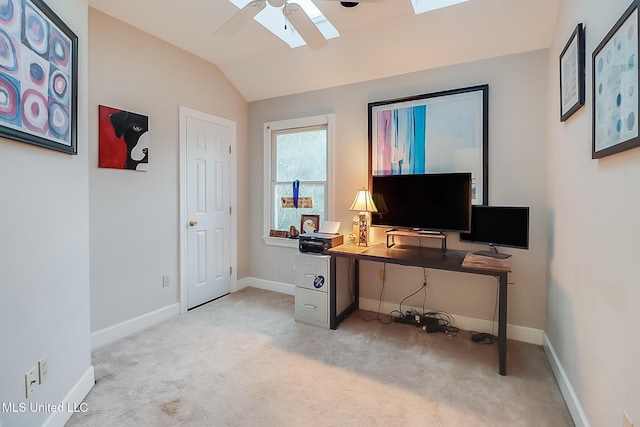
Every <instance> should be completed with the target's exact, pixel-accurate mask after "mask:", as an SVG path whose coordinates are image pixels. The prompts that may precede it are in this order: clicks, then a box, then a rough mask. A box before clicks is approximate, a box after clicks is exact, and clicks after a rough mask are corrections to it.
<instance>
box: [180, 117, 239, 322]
mask: <svg viewBox="0 0 640 427" xmlns="http://www.w3.org/2000/svg"><path fill="white" fill-rule="evenodd" d="M187 117H194V118H196V119H200V120H204V121H208V122H213V123H218V124H221V125H223V126H228V127H230V128H231V141H230V144H231V159H230V173H229V179H230V183H229V191H230V193H231V194H229V197H230V200H229V201H230V203H231V217H230V221H229V228H230V230H229V238H230V240H231V242H230V244H231V254H230V262H231V276H230V288H231V292H235V291H236V290H237V280H238V273H237V270H238V212H237V208H236V207H237V206H238V196H237V192H238V175H237V174H238V170H237V156H236V151H237V141H236V122H234V121H231V120H228V119H223V118H221V117H217V116H213V115H211V114H207V113H203V112H201V111H197V110H192V109H190V108H187V107H183V106H180V166H179V170H180V219H179V221H180V223H179V230H180V313H186V312H187V221H188V219H187Z"/></svg>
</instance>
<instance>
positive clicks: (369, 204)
mask: <svg viewBox="0 0 640 427" xmlns="http://www.w3.org/2000/svg"><path fill="white" fill-rule="evenodd" d="M349 210H351V211H358V212H359V214H358V236H359V237H358V246H360V245H364V246H367V242H368V241H369V239H368V231H369V230H368V225H369V224H368V221H367V216H368V214H369V212H378V209H376V205H375V204H374V203H373V200H372V199H371V193H369V190H366V189H364V188H363V189H362V190H358V192H357V193H356V198H355V199H354V200H353V204H352V205H351V208H350V209H349Z"/></svg>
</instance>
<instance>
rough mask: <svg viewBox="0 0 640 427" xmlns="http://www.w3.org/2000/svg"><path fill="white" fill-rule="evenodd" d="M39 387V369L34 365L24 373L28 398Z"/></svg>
mask: <svg viewBox="0 0 640 427" xmlns="http://www.w3.org/2000/svg"><path fill="white" fill-rule="evenodd" d="M37 388H38V369H37V368H36V367H35V366H34V367H33V368H31V369H29V371H28V372H27V373H26V374H24V389H25V395H26V397H27V399H28V398H29V395H30V394H31V393H33V392H34V391H35V390H36V389H37Z"/></svg>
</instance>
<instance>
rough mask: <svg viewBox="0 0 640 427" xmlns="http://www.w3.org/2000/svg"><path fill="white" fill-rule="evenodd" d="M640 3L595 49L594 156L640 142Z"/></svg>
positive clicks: (631, 7)
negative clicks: (639, 26) (639, 25)
mask: <svg viewBox="0 0 640 427" xmlns="http://www.w3.org/2000/svg"><path fill="white" fill-rule="evenodd" d="M638 4H639V1H638V0H635V1H634V2H633V3H631V5H630V6H629V7H628V8H627V10H626V11H625V12H624V14H623V15H622V16H621V17H620V19H618V22H616V24H615V25H614V26H613V28H612V29H611V30H610V31H609V33H608V34H607V35H606V36H605V37H604V39H603V40H602V42H600V44H599V45H598V47H596V49H595V50H594V51H593V146H592V153H591V158H593V159H599V158H602V157H606V156H609V155H611V154H616V153H619V152H622V151H626V150H629V149H631V148H634V147H638V146H640V136H639V135H638V113H639V112H640V104H639V100H640V97H638V89H640V84H639V83H640V82H639V81H638V24H639V23H638Z"/></svg>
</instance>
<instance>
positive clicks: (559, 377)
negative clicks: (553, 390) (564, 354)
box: [542, 334, 590, 427]
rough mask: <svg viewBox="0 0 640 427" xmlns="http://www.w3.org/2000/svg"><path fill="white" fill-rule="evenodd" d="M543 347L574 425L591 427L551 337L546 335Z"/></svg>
mask: <svg viewBox="0 0 640 427" xmlns="http://www.w3.org/2000/svg"><path fill="white" fill-rule="evenodd" d="M542 347H543V348H544V352H545V353H546V354H547V358H548V359H549V364H550V365H551V370H552V371H553V375H554V376H555V377H556V381H557V382H558V386H559V387H560V391H561V392H562V397H564V401H565V403H566V404H567V408H569V413H570V414H571V418H573V423H574V424H575V425H576V427H589V425H590V424H589V420H588V419H587V415H586V414H585V413H584V410H583V409H582V405H581V404H580V400H579V399H578V396H577V395H576V392H575V390H574V389H573V386H572V385H571V381H569V377H568V376H567V373H566V372H565V370H564V368H563V367H562V363H560V359H559V358H558V355H557V354H556V351H555V350H554V348H553V345H552V344H551V341H550V340H549V337H547V334H544V343H543V345H542Z"/></svg>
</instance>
